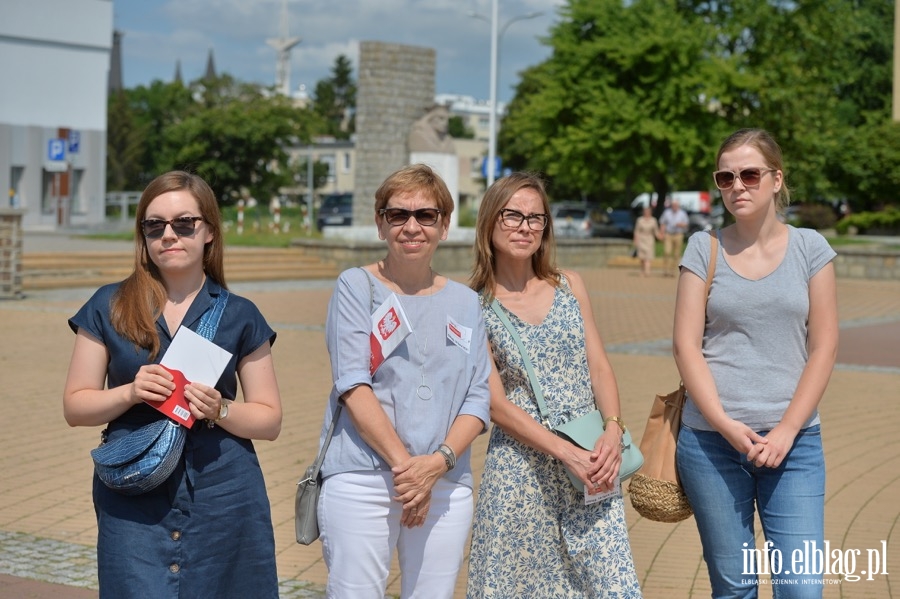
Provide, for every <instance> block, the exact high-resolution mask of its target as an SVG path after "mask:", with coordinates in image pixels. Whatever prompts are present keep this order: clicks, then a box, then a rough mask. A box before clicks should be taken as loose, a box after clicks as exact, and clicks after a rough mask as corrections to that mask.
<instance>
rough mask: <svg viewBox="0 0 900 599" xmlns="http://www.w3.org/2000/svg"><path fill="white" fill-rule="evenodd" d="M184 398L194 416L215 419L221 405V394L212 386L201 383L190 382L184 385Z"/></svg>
mask: <svg viewBox="0 0 900 599" xmlns="http://www.w3.org/2000/svg"><path fill="white" fill-rule="evenodd" d="M184 398H185V399H186V400H187V402H188V405H189V406H190V408H191V414H193V415H194V418H199V419H202V418H206V419H207V420H215V419H216V418H218V417H219V410H220V408H221V407H222V394H221V393H219V391H218V390H216V389H215V388H214V387H210V386H209V385H204V384H203V383H190V384H188V385H185V387H184Z"/></svg>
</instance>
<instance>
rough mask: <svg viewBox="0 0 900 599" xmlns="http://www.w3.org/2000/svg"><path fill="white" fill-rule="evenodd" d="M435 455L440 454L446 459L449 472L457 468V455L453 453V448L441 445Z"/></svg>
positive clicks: (444, 444)
mask: <svg viewBox="0 0 900 599" xmlns="http://www.w3.org/2000/svg"><path fill="white" fill-rule="evenodd" d="M435 453H439V454H441V455H442V456H443V457H444V464H446V466H447V472H450V471H451V470H453V469H454V468H456V453H454V452H453V448H451V447H450V446H449V445H447V444H446V443H441V445H440V446H439V447H438V448H437V451H436V452H435Z"/></svg>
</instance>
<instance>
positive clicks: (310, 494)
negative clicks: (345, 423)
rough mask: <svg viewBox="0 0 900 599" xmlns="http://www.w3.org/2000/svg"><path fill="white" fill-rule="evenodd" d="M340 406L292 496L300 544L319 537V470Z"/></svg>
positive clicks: (320, 480)
mask: <svg viewBox="0 0 900 599" xmlns="http://www.w3.org/2000/svg"><path fill="white" fill-rule="evenodd" d="M342 407H343V406H341V404H340V403H338V406H337V408H335V410H334V417H333V418H332V419H331V425H330V426H329V427H328V432H327V433H325V442H324V443H322V449H320V450H319V455H317V456H316V460H315V461H314V462H313V463H312V466H310V467H309V468H307V469H306V473H305V474H304V475H303V478H302V479H300V482H298V483H297V496H296V497H295V498H294V530H295V532H296V534H297V542H298V543H300V544H301V545H311V544H312V543H314V542H315V541H316V539H318V538H319V518H318V516H317V515H316V512H317V510H318V509H319V491H321V490H322V473H321V472H320V471H319V470H320V469H321V468H322V462H323V461H324V460H325V452H326V451H327V450H328V445H330V444H331V436H332V435H333V434H334V427H335V425H336V424H337V421H338V418H339V417H340V415H341V408H342Z"/></svg>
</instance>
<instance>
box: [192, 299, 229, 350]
mask: <svg viewBox="0 0 900 599" xmlns="http://www.w3.org/2000/svg"><path fill="white" fill-rule="evenodd" d="M227 303H228V290H227V289H225V288H224V287H223V288H222V291H221V292H220V293H219V296H218V297H217V298H216V301H215V302H214V303H213V305H212V306H210V307H209V308H207V309H206V312H204V313H203V316H202V317H201V318H200V324H199V325H198V326H197V334H198V335H202V336H203V337H205V338H206V339H207V340H209V341H212V338H213V337H215V336H216V331H217V330H219V321H220V320H222V313H223V312H225V304H227Z"/></svg>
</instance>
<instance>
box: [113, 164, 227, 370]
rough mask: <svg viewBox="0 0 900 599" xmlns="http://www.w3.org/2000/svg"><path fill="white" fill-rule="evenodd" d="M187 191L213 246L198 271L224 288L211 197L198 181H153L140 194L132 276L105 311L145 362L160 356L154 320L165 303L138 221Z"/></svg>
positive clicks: (171, 177) (174, 174) (177, 177)
mask: <svg viewBox="0 0 900 599" xmlns="http://www.w3.org/2000/svg"><path fill="white" fill-rule="evenodd" d="M182 190H184V191H187V192H188V193H190V194H191V195H192V196H193V197H194V198H195V199H196V200H197V206H198V208H199V209H200V216H202V217H203V220H204V221H205V226H206V227H208V228H209V231H210V233H212V241H210V242H209V243H207V244H206V246H204V248H203V271H204V272H205V273H206V276H208V277H209V278H211V279H212V280H214V281H215V282H217V283H218V284H219V285H221V286H222V287H226V285H225V260H224V257H225V244H224V242H223V240H222V215H221V214H220V212H219V204H218V202H216V196H215V194H214V193H213V191H212V189H210V187H209V185H207V184H206V181H204V180H203V179H202V178H200V177H198V176H197V175H194V174H192V173H187V172H184V171H170V172H168V173H165V174H162V175H160V176H158V177H156V178H155V179H154V180H153V181H151V182H150V184H149V185H148V186H147V188H146V189H144V193H142V194H141V199H140V201H139V202H138V206H137V215H136V217H135V223H134V270H133V271H132V273H131V274H130V275H129V276H128V278H127V279H125V280H124V281H123V282H122V284H121V285H120V286H119V289H118V290H117V291H116V294H115V295H114V296H113V298H112V302H111V305H110V321H111V322H112V325H113V328H115V330H116V331H117V332H118V333H119V334H120V335H122V336H123V337H125V338H126V339H129V340H130V341H132V342H133V343H134V344H135V345H136V346H138V347H142V348H144V349H147V350H149V352H150V359H151V360H155V359H156V355H157V354H158V353H159V335H158V334H157V332H156V320H157V319H158V318H159V316H160V314H162V309H163V306H165V303H166V288H165V286H164V285H163V281H162V275H161V274H160V272H159V268H158V267H157V266H156V264H154V263H153V261H152V260H150V255H149V253H148V250H147V240H146V239H145V238H144V231H143V229H142V227H141V221H143V220H144V217H145V216H146V214H147V207H148V206H149V205H150V202H152V201H153V200H155V199H156V198H158V197H159V196H161V195H162V194H164V193H168V192H170V191H182Z"/></svg>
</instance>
